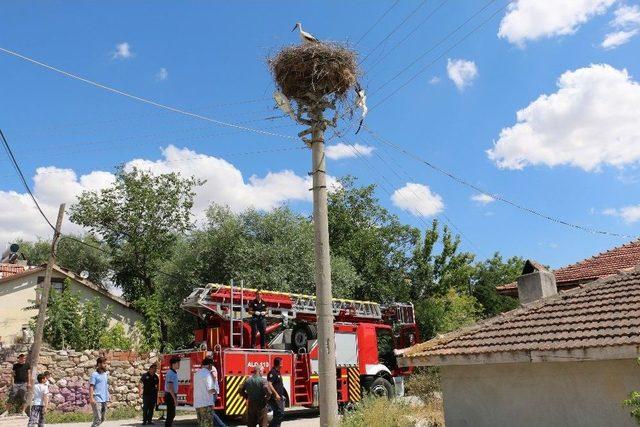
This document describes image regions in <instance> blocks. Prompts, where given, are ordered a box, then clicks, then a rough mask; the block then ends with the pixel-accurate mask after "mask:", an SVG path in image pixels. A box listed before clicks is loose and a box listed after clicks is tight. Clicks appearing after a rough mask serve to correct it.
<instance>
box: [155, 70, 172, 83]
mask: <svg viewBox="0 0 640 427" xmlns="http://www.w3.org/2000/svg"><path fill="white" fill-rule="evenodd" d="M168 78H169V71H167V69H166V68H164V67H163V68H160V70H158V72H157V73H156V81H157V82H162V81H165V80H167V79H168Z"/></svg>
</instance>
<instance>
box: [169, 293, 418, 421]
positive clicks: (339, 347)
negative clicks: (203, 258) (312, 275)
mask: <svg viewBox="0 0 640 427" xmlns="http://www.w3.org/2000/svg"><path fill="white" fill-rule="evenodd" d="M261 294H262V300H263V301H264V302H265V304H266V306H267V312H266V315H265V318H266V320H267V327H266V335H267V337H270V338H271V339H270V340H268V341H267V344H266V346H265V347H266V348H251V326H250V316H249V315H248V313H247V307H248V303H249V302H250V301H251V300H253V299H254V298H255V295H256V289H248V288H245V287H244V285H240V286H234V284H233V282H232V283H231V285H220V284H208V285H206V286H204V287H202V288H197V289H195V290H194V291H193V292H192V293H191V295H189V296H188V297H187V298H185V299H184V301H183V302H182V304H181V308H182V309H184V310H186V311H188V312H189V313H191V314H193V315H195V316H197V317H198V319H199V324H200V325H201V327H200V328H199V329H196V330H195V340H194V347H193V348H190V349H185V350H179V351H176V352H173V353H170V354H166V355H164V358H163V360H162V362H161V369H160V380H161V384H164V376H165V374H166V372H167V370H168V369H169V360H170V359H171V358H172V357H175V356H178V357H179V358H180V359H181V362H180V368H179V370H178V382H179V385H178V393H177V400H178V402H177V404H178V405H179V406H183V407H189V406H191V405H192V404H193V386H192V381H193V376H194V373H195V372H196V371H197V370H198V369H199V368H200V366H201V362H202V360H203V359H204V358H205V357H207V356H209V357H212V358H213V360H214V366H215V368H216V369H217V372H218V379H219V383H220V394H219V395H218V396H217V399H216V402H215V409H216V410H218V411H221V412H223V413H224V414H226V415H228V416H240V415H243V414H245V413H246V401H245V400H244V399H243V398H242V397H241V395H240V387H241V385H242V383H243V382H244V380H245V379H246V378H247V377H248V376H249V375H251V374H252V372H253V369H254V367H255V366H256V365H261V366H262V367H263V368H264V372H265V374H266V372H268V370H269V369H270V368H271V367H272V365H273V360H274V359H275V358H276V357H280V358H281V359H282V366H281V369H280V373H281V375H282V379H283V383H284V386H285V389H286V390H287V392H288V395H289V406H298V407H299V406H304V407H310V408H311V407H317V406H318V343H317V333H316V329H317V328H316V321H317V318H316V297H315V296H313V295H301V294H294V293H284V292H273V291H267V290H262V291H261ZM332 305H333V315H334V330H335V342H336V368H337V375H336V384H337V389H338V402H339V405H340V407H341V408H345V407H347V406H350V405H353V403H355V402H357V401H359V400H360V399H361V397H362V395H363V392H367V393H372V394H373V395H377V396H381V397H385V396H386V397H391V396H393V395H402V393H404V376H406V375H407V374H408V373H409V372H410V371H409V369H410V368H400V367H398V365H397V363H396V359H395V356H394V349H401V348H405V347H408V346H410V345H413V344H414V343H416V342H417V340H418V337H419V336H418V329H417V326H416V323H415V318H414V310H413V304H405V303H391V304H385V305H383V304H378V303H375V302H370V301H357V300H346V299H337V298H334V299H333V301H332ZM256 341H257V342H259V340H256ZM162 388H163V387H161V389H162ZM160 400H161V402H163V394H162V392H161V393H160Z"/></svg>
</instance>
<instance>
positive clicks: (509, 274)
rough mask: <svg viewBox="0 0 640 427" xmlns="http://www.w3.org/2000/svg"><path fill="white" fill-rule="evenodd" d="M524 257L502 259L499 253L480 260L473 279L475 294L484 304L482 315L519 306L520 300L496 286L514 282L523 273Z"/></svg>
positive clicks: (490, 314)
mask: <svg viewBox="0 0 640 427" xmlns="http://www.w3.org/2000/svg"><path fill="white" fill-rule="evenodd" d="M523 266H524V259H523V258H520V257H511V258H509V259H507V260H506V261H503V260H502V257H501V256H500V254H499V253H497V252H496V253H495V254H494V255H493V257H491V258H489V259H486V260H484V261H482V262H478V263H476V265H475V269H474V270H475V271H474V273H473V277H472V279H471V281H472V283H473V285H472V288H473V292H472V294H473V296H474V297H476V299H477V300H478V302H479V303H480V304H481V305H482V315H483V316H484V317H492V316H495V315H497V314H500V313H502V312H505V311H508V310H513V309H514V308H516V307H518V300H517V299H515V298H511V297H508V296H503V295H500V294H499V293H498V291H497V290H496V286H498V285H504V284H507V283H511V282H514V281H515V280H516V279H517V278H518V276H520V274H521V273H522V267H523Z"/></svg>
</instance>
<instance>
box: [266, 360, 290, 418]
mask: <svg viewBox="0 0 640 427" xmlns="http://www.w3.org/2000/svg"><path fill="white" fill-rule="evenodd" d="M281 366H282V358H281V357H276V358H275V359H273V368H271V371H269V374H268V375H267V383H268V384H269V391H271V402H270V404H271V408H272V409H273V419H272V420H271V422H270V423H269V427H280V424H281V423H282V420H283V419H284V407H285V405H286V403H287V400H288V397H289V396H288V394H287V390H285V388H284V384H283V383H282V375H280V368H281Z"/></svg>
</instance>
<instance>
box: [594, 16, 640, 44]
mask: <svg viewBox="0 0 640 427" xmlns="http://www.w3.org/2000/svg"><path fill="white" fill-rule="evenodd" d="M609 26H610V27H611V28H612V29H613V31H612V32H610V33H607V34H606V35H605V37H604V40H603V41H602V43H601V46H602V47H603V48H604V49H615V48H616V47H618V46H621V45H623V44H625V43H627V42H628V41H629V40H631V39H632V38H633V37H634V36H635V35H637V34H638V33H639V32H640V6H638V5H633V6H626V5H623V6H620V7H619V8H618V9H616V11H615V13H614V18H613V20H611V22H609Z"/></svg>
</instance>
